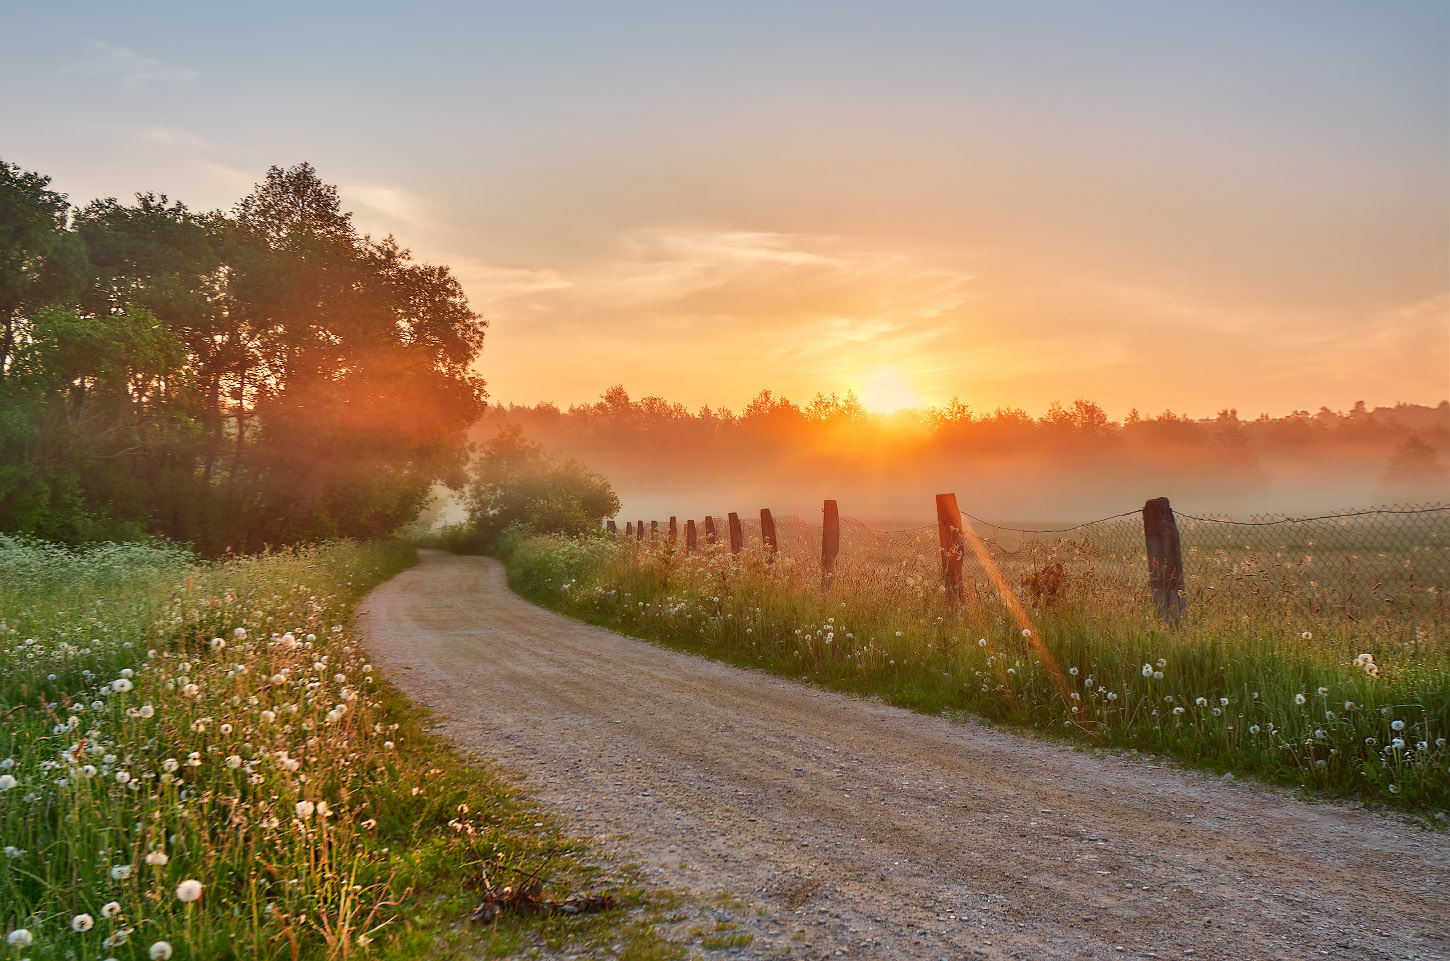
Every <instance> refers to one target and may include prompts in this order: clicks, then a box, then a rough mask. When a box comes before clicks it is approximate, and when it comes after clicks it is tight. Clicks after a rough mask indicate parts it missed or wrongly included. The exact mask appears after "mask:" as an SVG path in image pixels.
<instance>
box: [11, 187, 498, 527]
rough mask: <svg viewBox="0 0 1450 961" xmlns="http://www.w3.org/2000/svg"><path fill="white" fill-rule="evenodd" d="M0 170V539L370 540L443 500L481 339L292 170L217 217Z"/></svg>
mask: <svg viewBox="0 0 1450 961" xmlns="http://www.w3.org/2000/svg"><path fill="white" fill-rule="evenodd" d="M47 183H48V180H47V178H44V177H42V176H40V175H38V174H33V173H25V172H22V171H21V170H20V169H19V168H18V167H15V166H13V165H8V164H0V211H3V212H4V214H5V216H4V221H3V227H0V320H3V322H4V331H3V333H4V337H3V341H0V465H3V466H0V530H7V531H12V532H22V533H31V534H36V535H39V536H44V537H48V538H52V539H57V540H62V541H66V542H70V543H78V542H84V541H87V540H94V539H97V538H106V537H111V538H118V537H130V536H134V535H136V534H139V533H150V534H157V535H161V536H165V537H168V538H170V539H172V540H177V541H184V542H189V543H192V544H194V545H196V547H197V548H198V549H199V550H201V551H203V552H205V553H208V554H214V553H220V552H223V551H225V550H226V549H233V550H246V549H251V548H255V547H259V546H261V545H264V544H288V543H296V542H301V541H307V540H313V539H318V538H326V537H335V536H351V537H373V536H377V535H380V534H384V533H387V532H389V531H392V530H394V529H396V528H397V527H398V526H399V525H400V524H402V523H403V522H405V521H407V520H408V519H410V518H411V517H413V516H414V515H415V514H416V513H417V512H418V509H419V508H420V506H421V505H422V504H423V503H424V501H425V500H426V498H427V496H428V492H429V490H430V488H431V486H432V485H433V484H434V483H435V482H439V481H442V482H445V483H453V484H457V483H459V482H460V481H461V476H462V475H461V471H462V468H463V464H464V458H465V445H466V429H467V426H468V425H469V424H470V423H471V422H472V421H473V420H474V419H475V418H476V416H477V415H478V413H479V412H480V410H482V407H483V398H484V390H483V382H482V381H481V380H480V379H479V378H478V377H477V376H476V375H475V374H473V373H472V371H471V369H470V365H471V364H472V362H473V360H474V358H475V357H476V356H477V354H478V351H479V349H480V348H481V346H482V340H483V332H484V326H485V325H484V323H483V322H482V321H481V320H480V319H479V318H478V316H477V315H476V314H474V313H473V312H472V311H471V310H470V309H469V307H468V303H467V300H466V298H465V297H464V295H463V292H462V289H461V287H460V286H459V284H458V282H457V280H456V279H455V278H454V277H453V276H452V275H451V274H450V272H449V271H448V269H447V268H446V267H435V266H430V265H427V264H420V263H416V262H414V261H413V259H412V257H411V256H410V254H409V253H408V251H407V250H404V249H402V248H401V247H399V246H398V244H397V243H396V242H395V241H394V240H393V239H392V238H391V237H389V238H386V239H384V240H381V241H375V240H373V239H372V238H370V237H367V236H360V235H359V234H358V233H357V232H356V230H355V229H354V228H353V226H352V222H351V215H350V214H348V213H346V212H345V211H343V210H342V209H341V206H340V200H339V198H338V195H337V189H336V188H335V187H332V186H330V185H327V184H324V183H323V182H322V181H321V180H320V179H319V178H318V177H317V174H316V171H314V170H313V168H312V167H311V166H310V165H308V164H299V165H297V166H295V167H292V168H290V169H287V170H283V169H281V168H278V167H273V168H271V169H270V170H269V171H268V172H267V177H266V179H265V180H264V182H263V183H261V184H258V185H257V188H256V190H255V191H254V192H253V193H252V194H251V195H250V196H248V197H246V198H244V199H243V200H242V201H241V202H240V203H239V204H238V205H237V207H236V209H235V210H234V211H233V212H232V213H231V214H224V213H221V212H213V213H197V212H194V211H191V210H189V209H188V208H187V207H186V206H184V205H183V204H180V203H176V202H173V201H171V200H169V199H168V198H167V197H165V196H158V195H156V194H138V195H137V197H136V202H135V203H134V204H132V205H125V204H121V203H119V202H118V201H116V200H115V199H105V200H97V201H94V202H92V203H90V204H88V205H86V206H85V207H82V208H80V209H78V210H75V211H74V213H73V216H72V217H71V218H70V221H69V222H67V213H68V212H70V207H69V204H68V203H67V202H66V200H65V198H64V197H62V196H60V195H58V194H55V193H53V192H51V191H49V190H47V189H46V184H47Z"/></svg>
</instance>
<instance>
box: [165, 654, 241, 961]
mask: <svg viewBox="0 0 1450 961" xmlns="http://www.w3.org/2000/svg"><path fill="white" fill-rule="evenodd" d="M237 630H239V631H240V630H241V628H240V627H239V628H237ZM170 957H171V942H170V941H157V942H156V943H155V944H153V945H151V961H168V959H169V958H170Z"/></svg>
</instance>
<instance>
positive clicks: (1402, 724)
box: [1390, 720, 1405, 731]
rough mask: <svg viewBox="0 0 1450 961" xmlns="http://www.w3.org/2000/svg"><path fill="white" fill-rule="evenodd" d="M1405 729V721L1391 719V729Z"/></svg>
mask: <svg viewBox="0 0 1450 961" xmlns="http://www.w3.org/2000/svg"><path fill="white" fill-rule="evenodd" d="M1404 729H1405V722H1404V721H1399V720H1396V721H1391V722H1390V730H1391V731H1403V730H1404Z"/></svg>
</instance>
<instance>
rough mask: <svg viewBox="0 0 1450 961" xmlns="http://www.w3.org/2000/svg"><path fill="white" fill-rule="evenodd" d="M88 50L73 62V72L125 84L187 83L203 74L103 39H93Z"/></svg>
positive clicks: (134, 85) (129, 85) (126, 85)
mask: <svg viewBox="0 0 1450 961" xmlns="http://www.w3.org/2000/svg"><path fill="white" fill-rule="evenodd" d="M88 50H89V54H90V55H89V56H88V57H87V58H86V59H85V60H84V61H82V62H80V63H77V64H74V65H73V66H72V67H71V68H70V70H71V72H74V73H82V74H86V75H88V76H93V77H100V78H106V79H109V80H112V81H114V82H116V83H119V84H120V85H121V86H123V87H126V88H135V87H138V86H141V85H143V84H148V83H186V82H188V81H191V80H195V79H196V78H197V77H199V76H201V74H199V73H197V72H196V71H195V70H189V69H186V68H184V67H172V66H169V65H167V64H164V63H162V62H161V61H160V60H157V59H155V58H154V57H147V56H143V55H141V54H139V53H137V52H136V51H134V50H132V49H130V48H129V47H118V46H116V45H114V44H110V43H106V42H104V41H101V40H93V41H91V43H90V45H89V47H88Z"/></svg>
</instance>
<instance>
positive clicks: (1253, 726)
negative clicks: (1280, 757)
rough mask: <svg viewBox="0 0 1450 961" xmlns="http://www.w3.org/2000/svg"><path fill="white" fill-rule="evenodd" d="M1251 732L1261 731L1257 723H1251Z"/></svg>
mask: <svg viewBox="0 0 1450 961" xmlns="http://www.w3.org/2000/svg"><path fill="white" fill-rule="evenodd" d="M1249 733H1250V734H1257V733H1259V726H1258V725H1257V724H1251V725H1249Z"/></svg>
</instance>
